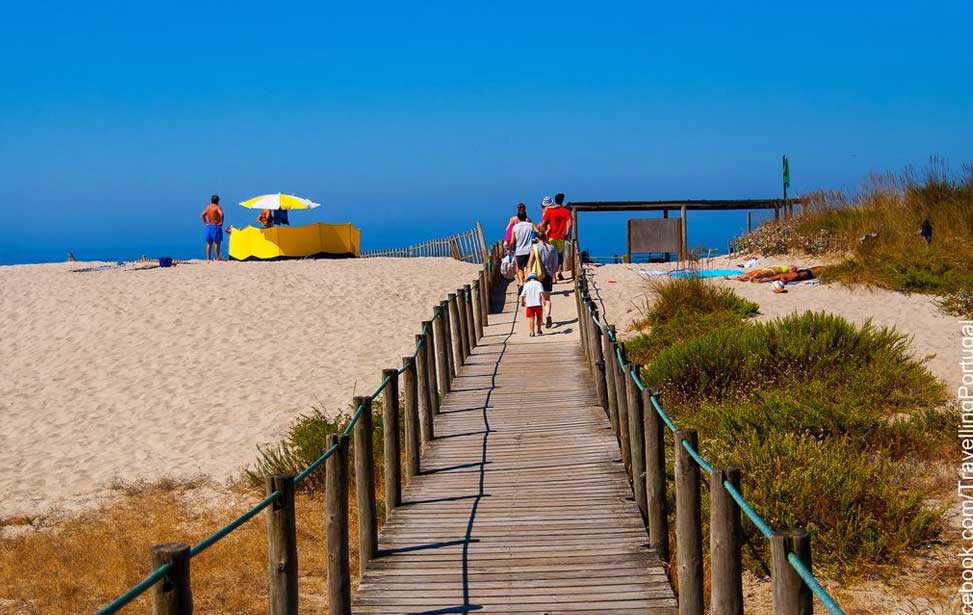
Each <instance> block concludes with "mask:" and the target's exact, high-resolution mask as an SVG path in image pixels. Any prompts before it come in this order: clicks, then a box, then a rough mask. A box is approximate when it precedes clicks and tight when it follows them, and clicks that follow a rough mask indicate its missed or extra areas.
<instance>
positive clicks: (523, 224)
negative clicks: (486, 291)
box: [512, 211, 540, 286]
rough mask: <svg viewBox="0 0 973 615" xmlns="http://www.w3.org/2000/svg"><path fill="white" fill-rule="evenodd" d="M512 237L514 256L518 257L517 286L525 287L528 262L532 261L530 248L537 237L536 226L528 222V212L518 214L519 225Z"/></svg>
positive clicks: (514, 229) (516, 225) (515, 227)
mask: <svg viewBox="0 0 973 615" xmlns="http://www.w3.org/2000/svg"><path fill="white" fill-rule="evenodd" d="M512 235H513V241H514V255H515V256H516V257H517V284H519V285H520V286H523V285H524V276H525V275H526V274H527V261H528V260H529V259H530V247H531V245H533V243H534V238H535V237H536V236H537V232H536V231H535V230H534V225H533V224H531V223H530V221H529V220H527V212H526V211H518V212H517V224H515V225H514V228H513V232H512ZM539 283H540V282H538V284H539Z"/></svg>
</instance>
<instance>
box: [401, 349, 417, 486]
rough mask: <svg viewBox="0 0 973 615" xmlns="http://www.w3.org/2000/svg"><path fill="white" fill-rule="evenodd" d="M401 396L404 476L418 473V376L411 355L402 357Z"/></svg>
mask: <svg viewBox="0 0 973 615" xmlns="http://www.w3.org/2000/svg"><path fill="white" fill-rule="evenodd" d="M402 369H403V371H402V397H403V402H404V404H405V413H404V414H405V478H406V480H407V481H411V480H412V479H413V478H414V477H415V476H418V474H419V378H418V374H417V373H416V372H417V370H416V362H415V361H414V360H413V359H412V357H402Z"/></svg>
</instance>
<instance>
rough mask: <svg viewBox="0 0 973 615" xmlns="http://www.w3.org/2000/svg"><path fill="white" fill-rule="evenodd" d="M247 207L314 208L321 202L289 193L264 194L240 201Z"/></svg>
mask: <svg viewBox="0 0 973 615" xmlns="http://www.w3.org/2000/svg"><path fill="white" fill-rule="evenodd" d="M240 205H243V206H244V207H247V208H249V209H285V210H290V209H314V208H315V207H320V206H321V203H315V202H314V201H312V200H311V199H304V198H301V197H299V196H294V195H291V194H280V193H277V194H264V195H261V196H257V197H254V198H252V199H250V200H249V201H243V202H242V203H240Z"/></svg>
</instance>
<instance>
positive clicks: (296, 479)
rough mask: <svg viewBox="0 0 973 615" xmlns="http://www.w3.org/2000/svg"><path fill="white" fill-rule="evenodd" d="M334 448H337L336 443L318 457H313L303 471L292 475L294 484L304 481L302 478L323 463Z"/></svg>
mask: <svg viewBox="0 0 973 615" xmlns="http://www.w3.org/2000/svg"><path fill="white" fill-rule="evenodd" d="M336 450H338V445H337V444H332V445H331V447H330V448H329V449H328V450H326V451H324V453H323V454H322V455H321V456H320V457H318V458H317V459H315V460H314V461H313V462H312V463H311V465H309V466H308V467H306V468H304V471H303V472H301V473H300V474H298V475H297V476H295V477H294V484H295V485H300V484H301V483H302V482H303V481H304V479H305V478H307V477H308V476H309V475H310V474H311V472H313V471H315V470H317V469H318V466H320V465H321V464H322V463H324V462H325V460H326V459H327V458H328V457H330V456H331V455H333V454H334V452H335V451H336Z"/></svg>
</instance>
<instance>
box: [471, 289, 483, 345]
mask: <svg viewBox="0 0 973 615" xmlns="http://www.w3.org/2000/svg"><path fill="white" fill-rule="evenodd" d="M481 273H482V272H481ZM472 288H473V290H474V292H473V323H474V325H475V327H474V329H475V331H474V332H475V333H476V335H475V336H474V337H473V339H475V340H476V341H477V342H479V341H480V340H482V339H483V300H482V299H481V298H480V297H481V295H482V293H481V290H482V289H481V287H480V282H479V280H477V282H476V284H474V285H472Z"/></svg>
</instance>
